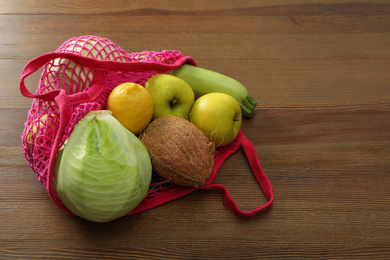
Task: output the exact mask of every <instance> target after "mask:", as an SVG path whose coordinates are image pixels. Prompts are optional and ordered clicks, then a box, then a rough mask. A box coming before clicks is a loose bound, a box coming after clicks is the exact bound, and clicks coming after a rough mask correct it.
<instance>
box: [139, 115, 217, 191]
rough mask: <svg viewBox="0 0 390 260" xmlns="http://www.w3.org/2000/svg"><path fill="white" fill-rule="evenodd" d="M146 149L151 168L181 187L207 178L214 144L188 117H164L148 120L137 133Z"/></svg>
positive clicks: (197, 185)
mask: <svg viewBox="0 0 390 260" xmlns="http://www.w3.org/2000/svg"><path fill="white" fill-rule="evenodd" d="M140 140H141V142H142V143H143V144H144V145H145V147H146V149H147V150H148V152H149V155H150V158H151V161H152V167H153V171H154V172H156V173H157V174H158V175H160V176H161V177H162V178H164V179H165V180H167V181H169V182H172V183H175V184H177V185H181V186H189V187H199V186H202V185H204V184H205V183H206V181H207V180H208V179H209V177H210V174H211V171H212V168H213V164H214V146H213V144H212V143H211V142H210V141H209V139H208V138H207V137H206V135H205V134H204V133H203V132H202V131H201V130H200V129H199V128H198V127H197V126H195V125H194V124H192V123H190V122H189V121H188V120H186V119H183V118H179V117H174V116H164V117H160V118H157V119H155V120H154V121H152V122H151V123H150V124H149V125H148V126H147V127H146V129H145V130H144V131H143V132H142V133H141V135H140Z"/></svg>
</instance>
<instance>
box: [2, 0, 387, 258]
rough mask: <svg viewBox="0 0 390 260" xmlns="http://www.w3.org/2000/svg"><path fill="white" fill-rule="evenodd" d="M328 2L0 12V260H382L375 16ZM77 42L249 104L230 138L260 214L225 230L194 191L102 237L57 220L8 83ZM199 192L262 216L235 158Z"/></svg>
mask: <svg viewBox="0 0 390 260" xmlns="http://www.w3.org/2000/svg"><path fill="white" fill-rule="evenodd" d="M337 2H338V1H332V0H299V1H298V0H297V1H287V0H278V1H274V0H252V1H224V0H216V1H205V0H201V1H163V0H147V1H125V0H121V1H103V0H100V1H86V0H79V1H48V0H41V1H21V0H5V1H1V4H0V35H1V38H0V71H1V73H0V85H1V88H0V91H1V94H0V107H1V110H0V137H1V138H0V207H1V209H0V258H1V259H3V258H5V259H8V258H9V259H24V258H34V259H127V258H129V259H212V258H220V259H262V258H264V259H267V258H269V259H271V258H272V259H277V258H280V259H385V258H386V256H387V257H389V255H390V199H389V198H390V189H389V185H390V162H389V159H390V1H388V0H386V1H385V0H382V1H379V0H378V1H369V0H366V1H349V0H345V1H340V2H342V3H337ZM82 35H97V36H102V37H105V38H108V39H110V40H112V41H113V42H115V43H117V44H118V45H119V46H121V47H122V48H123V49H124V50H126V51H127V52H139V51H144V50H151V51H161V50H164V49H171V50H180V51H181V52H182V53H183V55H186V56H191V57H193V58H194V59H195V60H196V61H197V63H198V65H199V66H200V67H204V68H208V69H211V70H214V71H218V72H220V73H223V74H225V75H229V76H231V77H233V78H235V79H237V80H238V81H240V82H241V83H243V84H244V85H245V86H246V87H247V89H248V90H249V92H250V93H251V95H252V96H253V97H254V99H255V100H257V102H258V105H257V107H256V111H255V113H254V116H253V117H252V118H251V119H244V121H243V124H242V131H243V133H244V134H245V135H246V136H247V138H248V139H249V140H251V141H252V142H253V144H254V146H255V148H256V151H257V154H258V158H259V160H260V162H261V165H262V167H263V169H264V171H265V173H266V174H267V176H268V178H269V180H270V181H271V183H272V186H273V191H274V195H275V201H274V204H273V207H272V208H271V209H269V210H266V211H263V212H261V213H259V214H257V215H256V216H255V217H254V218H252V219H241V218H239V217H237V216H236V215H234V214H233V213H232V212H231V211H229V210H228V209H227V208H226V207H225V206H224V204H223V201H222V196H221V194H220V193H218V192H216V191H196V192H194V193H192V194H189V195H187V196H185V197H182V198H180V199H177V200H175V201H171V202H169V203H167V204H164V205H162V206H159V207H157V208H154V209H151V210H148V211H145V212H142V213H138V214H135V215H132V216H127V217H123V218H120V219H118V220H115V221H112V222H109V223H105V224H97V223H91V222H87V221H84V220H82V219H79V218H77V217H74V216H71V215H68V214H67V213H65V212H64V211H62V210H60V209H58V208H57V207H56V206H55V205H54V203H53V202H52V201H51V199H50V198H49V196H48V195H47V193H46V191H45V189H44V187H43V185H42V184H41V183H40V182H39V181H38V179H37V178H36V174H35V173H34V172H33V171H32V170H31V169H30V168H29V167H28V166H27V161H26V160H25V158H24V156H23V154H22V151H21V150H22V144H21V138H20V136H21V134H22V132H23V124H24V122H25V121H26V117H27V112H28V110H29V108H30V106H31V102H32V100H31V99H28V98H25V97H23V96H22V95H21V94H20V92H19V80H20V75H21V71H22V68H23V67H24V65H25V64H26V63H27V62H28V61H29V60H31V59H33V58H35V57H37V56H39V55H41V54H43V53H46V52H50V51H54V50H56V49H57V48H58V47H59V46H60V45H61V44H62V43H63V42H64V41H66V40H67V39H69V38H71V37H74V36H82ZM38 80H39V75H33V76H31V77H30V78H29V80H28V86H29V87H30V89H31V90H32V91H34V88H36V86H37V84H38ZM215 183H220V184H223V185H225V186H226V187H228V189H229V191H230V193H231V195H232V197H233V198H234V199H235V200H236V202H237V203H238V205H239V206H240V207H241V208H242V209H243V210H247V211H249V210H252V209H253V208H255V207H257V206H260V205H263V204H265V203H266V201H267V200H266V198H265V196H264V194H263V193H262V192H261V190H260V188H259V186H258V184H257V183H256V180H255V178H254V177H253V175H252V172H251V170H250V168H249V165H248V163H247V161H246V159H245V156H244V153H243V151H242V150H239V151H238V152H237V153H236V154H234V155H233V156H232V157H231V158H230V159H229V160H227V161H226V162H225V164H224V165H223V167H222V169H221V170H220V172H219V174H218V177H217V178H216V180H215ZM387 259H388V258H387Z"/></svg>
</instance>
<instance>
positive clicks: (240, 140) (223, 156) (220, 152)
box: [127, 130, 274, 218]
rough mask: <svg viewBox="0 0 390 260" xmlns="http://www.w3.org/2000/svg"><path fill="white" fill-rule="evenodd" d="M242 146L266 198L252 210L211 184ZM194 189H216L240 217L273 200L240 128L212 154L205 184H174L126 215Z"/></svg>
mask: <svg viewBox="0 0 390 260" xmlns="http://www.w3.org/2000/svg"><path fill="white" fill-rule="evenodd" d="M240 147H242V149H243V150H244V153H245V156H246V158H247V160H248V163H249V165H250V167H251V169H252V172H253V174H254V176H255V177H256V180H257V182H258V184H259V185H260V188H261V189H262V191H263V193H264V195H265V196H266V198H267V202H266V203H265V204H264V205H260V206H258V207H256V208H255V209H253V210H250V211H245V210H242V209H241V208H240V207H239V206H238V204H237V203H236V202H235V200H234V199H233V198H232V197H231V195H230V193H229V190H228V189H227V188H226V187H225V186H224V185H222V184H213V181H214V179H215V177H216V176H217V173H218V171H219V169H220V168H221V167H222V165H223V163H224V162H225V161H226V160H227V159H228V158H229V157H230V156H231V155H233V154H234V153H236V152H237V151H238V150H239V148H240ZM196 190H217V191H218V192H220V193H221V194H222V196H223V202H224V204H225V206H226V207H227V208H228V209H229V210H230V211H232V212H233V213H234V214H235V215H236V216H238V217H241V218H252V217H254V216H255V215H256V213H258V212H260V211H263V210H266V209H269V208H271V207H272V204H273V201H274V194H273V191H272V185H271V182H270V181H269V179H268V177H267V175H266V174H265V172H264V171H263V169H262V167H261V164H260V161H259V158H258V156H257V152H256V149H255V147H254V146H253V143H252V142H251V141H249V140H248V139H247V138H246V137H245V135H244V133H243V132H242V130H240V131H239V133H238V136H237V137H236V139H235V140H234V141H233V142H232V143H230V144H228V145H226V146H223V147H220V148H218V149H217V152H216V154H215V156H214V166H213V170H212V173H211V176H210V178H209V179H208V180H207V182H206V184H205V185H203V186H200V187H197V188H188V187H181V186H176V187H175V188H172V189H170V190H168V191H167V192H164V193H162V194H160V195H159V196H156V197H153V198H150V199H148V200H144V201H142V202H141V203H140V204H139V205H138V207H136V208H135V209H134V210H133V211H132V212H130V213H128V214H127V215H131V214H135V213H138V212H142V211H145V210H148V209H151V208H154V207H157V206H159V205H161V204H164V203H167V202H169V201H172V200H175V199H178V198H180V197H183V196H185V195H188V194H190V193H191V192H193V191H196Z"/></svg>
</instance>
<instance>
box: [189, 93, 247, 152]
mask: <svg viewBox="0 0 390 260" xmlns="http://www.w3.org/2000/svg"><path fill="white" fill-rule="evenodd" d="M190 120H191V122H192V123H193V124H195V125H196V126H197V127H199V129H200V130H202V131H203V132H204V133H205V134H206V136H207V137H208V138H209V139H210V140H211V141H213V142H214V143H215V146H216V147H218V146H224V145H227V144H229V143H231V142H232V141H233V140H234V139H235V138H236V137H237V135H238V132H239V131H240V129H241V122H242V113H241V108H240V105H239V104H238V102H237V100H235V99H234V98H233V97H232V96H230V95H227V94H224V93H209V94H206V95H203V96H201V97H200V98H198V99H197V100H196V101H195V103H194V105H193V106H192V110H191V113H190Z"/></svg>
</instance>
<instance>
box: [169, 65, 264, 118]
mask: <svg viewBox="0 0 390 260" xmlns="http://www.w3.org/2000/svg"><path fill="white" fill-rule="evenodd" d="M170 74H171V75H173V76H176V77H178V78H181V79H182V80H184V81H185V82H187V83H188V85H190V86H191V88H192V90H193V91H194V94H195V98H198V97H200V96H203V95H205V94H208V93H212V92H220V93H225V94H228V95H230V96H232V97H233V98H235V99H236V100H237V102H238V103H239V104H240V107H241V111H242V115H243V116H245V117H252V115H253V111H254V110H255V108H256V105H257V102H256V101H255V100H254V99H253V98H252V97H251V96H250V95H249V93H248V90H247V89H246V87H245V86H244V85H242V84H241V83H240V82H238V81H237V80H235V79H232V78H230V77H228V76H225V75H223V74H220V73H218V72H215V71H211V70H207V69H204V68H199V67H196V66H193V65H189V64H183V65H182V66H180V67H179V68H176V69H174V70H172V71H171V72H170Z"/></svg>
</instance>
